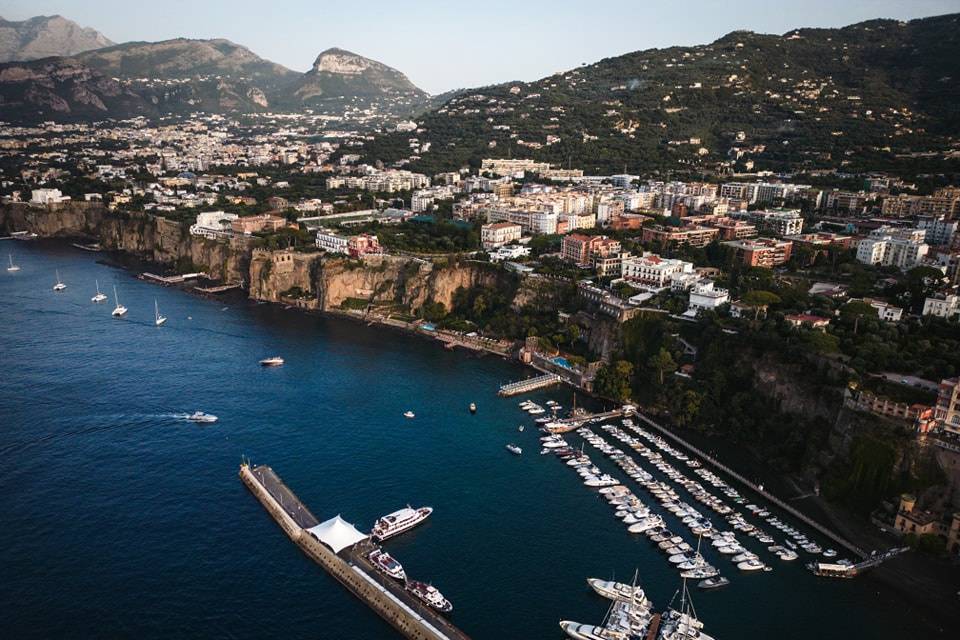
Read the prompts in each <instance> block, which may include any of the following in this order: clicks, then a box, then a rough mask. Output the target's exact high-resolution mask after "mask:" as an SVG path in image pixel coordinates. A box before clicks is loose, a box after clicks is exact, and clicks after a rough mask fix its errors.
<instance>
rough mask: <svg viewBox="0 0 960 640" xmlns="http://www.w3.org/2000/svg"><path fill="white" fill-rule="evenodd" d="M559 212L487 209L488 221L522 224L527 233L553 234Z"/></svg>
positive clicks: (555, 230) (555, 229) (524, 231)
mask: <svg viewBox="0 0 960 640" xmlns="http://www.w3.org/2000/svg"><path fill="white" fill-rule="evenodd" d="M558 218H559V216H558V214H556V213H552V212H546V211H516V210H512V209H499V208H495V209H487V222H512V223H514V224H518V225H520V227H521V228H522V230H523V233H525V234H530V235H533V234H537V233H541V234H553V233H556V232H557V221H558Z"/></svg>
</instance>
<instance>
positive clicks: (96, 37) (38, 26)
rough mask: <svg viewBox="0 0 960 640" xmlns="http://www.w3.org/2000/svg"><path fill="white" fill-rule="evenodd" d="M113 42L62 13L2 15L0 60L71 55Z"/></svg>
mask: <svg viewBox="0 0 960 640" xmlns="http://www.w3.org/2000/svg"><path fill="white" fill-rule="evenodd" d="M112 44H113V43H112V42H111V41H110V40H108V39H107V38H106V37H105V36H104V35H103V34H102V33H100V32H98V31H95V30H93V29H87V28H84V27H81V26H80V25H78V24H77V23H76V22H72V21H70V20H67V19H66V18H64V17H62V16H37V17H35V18H30V19H29V20H23V21H21V22H12V21H10V20H4V19H3V18H0V62H7V61H11V60H37V59H39V58H46V57H49V56H72V55H74V54H77V53H80V52H82V51H89V50H91V49H99V48H101V47H109V46H110V45H112Z"/></svg>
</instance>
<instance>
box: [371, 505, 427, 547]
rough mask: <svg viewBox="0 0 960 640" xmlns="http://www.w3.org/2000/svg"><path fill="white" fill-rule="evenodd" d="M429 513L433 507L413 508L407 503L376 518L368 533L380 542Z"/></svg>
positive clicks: (410, 527)
mask: <svg viewBox="0 0 960 640" xmlns="http://www.w3.org/2000/svg"><path fill="white" fill-rule="evenodd" d="M431 513H433V507H420V508H419V509H414V508H413V507H410V506H409V505H408V506H406V507H404V508H403V509H400V510H398V511H394V512H393V513H390V514H387V515H385V516H383V517H382V518H380V519H379V520H377V521H376V522H375V523H374V525H373V529H372V530H371V531H370V533H371V534H372V535H373V537H374V538H376V539H377V540H379V541H381V542H382V541H384V540H386V539H387V538H392V537H393V536H395V535H398V534H401V533H403V532H404V531H407V530H408V529H412V528H413V527H415V526H417V525H418V524H420V523H421V522H423V521H424V520H426V519H427V518H428V517H429V516H430V514H431Z"/></svg>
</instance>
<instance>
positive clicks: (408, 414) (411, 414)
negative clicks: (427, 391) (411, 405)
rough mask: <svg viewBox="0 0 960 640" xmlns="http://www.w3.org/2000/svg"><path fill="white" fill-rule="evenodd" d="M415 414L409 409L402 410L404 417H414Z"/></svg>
mask: <svg viewBox="0 0 960 640" xmlns="http://www.w3.org/2000/svg"><path fill="white" fill-rule="evenodd" d="M416 416H417V414H415V413H414V412H413V411H410V410H409V409H408V410H407V411H404V412H403V417H404V418H415V417H416Z"/></svg>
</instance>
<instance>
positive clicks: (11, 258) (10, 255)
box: [7, 253, 59, 280]
mask: <svg viewBox="0 0 960 640" xmlns="http://www.w3.org/2000/svg"><path fill="white" fill-rule="evenodd" d="M7 257H8V258H10V266H9V267H7V271H20V267H18V266H17V265H15V264H13V254H12V253H8V254H7ZM58 280H59V278H58Z"/></svg>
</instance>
